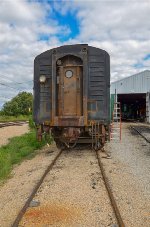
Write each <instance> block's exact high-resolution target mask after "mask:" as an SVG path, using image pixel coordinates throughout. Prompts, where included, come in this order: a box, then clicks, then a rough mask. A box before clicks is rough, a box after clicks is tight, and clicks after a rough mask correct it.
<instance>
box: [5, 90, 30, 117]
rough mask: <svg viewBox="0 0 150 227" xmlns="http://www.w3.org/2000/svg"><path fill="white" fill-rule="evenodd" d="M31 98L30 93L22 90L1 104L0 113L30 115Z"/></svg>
mask: <svg viewBox="0 0 150 227" xmlns="http://www.w3.org/2000/svg"><path fill="white" fill-rule="evenodd" d="M32 100H33V96H32V93H29V92H25V91H23V92H21V93H19V94H18V95H17V96H15V97H14V98H12V99H11V101H9V102H6V103H5V104H4V105H3V108H2V110H1V114H2V115H8V116H18V115H30V114H31V111H32Z"/></svg>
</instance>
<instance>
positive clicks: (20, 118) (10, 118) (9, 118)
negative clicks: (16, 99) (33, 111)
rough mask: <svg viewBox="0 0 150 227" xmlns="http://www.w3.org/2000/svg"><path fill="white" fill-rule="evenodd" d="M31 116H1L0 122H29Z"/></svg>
mask: <svg viewBox="0 0 150 227" xmlns="http://www.w3.org/2000/svg"><path fill="white" fill-rule="evenodd" d="M29 118H30V116H26V115H20V116H17V117H15V116H5V115H1V116H0V122H6V121H28V120H29Z"/></svg>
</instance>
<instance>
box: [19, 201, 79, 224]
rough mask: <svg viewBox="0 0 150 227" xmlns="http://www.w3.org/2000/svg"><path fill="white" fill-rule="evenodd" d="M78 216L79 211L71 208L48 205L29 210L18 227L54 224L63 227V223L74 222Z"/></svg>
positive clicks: (64, 205)
mask: <svg viewBox="0 0 150 227" xmlns="http://www.w3.org/2000/svg"><path fill="white" fill-rule="evenodd" d="M78 216H80V211H79V209H77V208H74V207H73V206H67V205H66V204H63V205H62V204H61V205H55V204H48V205H45V206H40V207H35V208H29V209H28V210H27V212H26V213H25V215H24V217H23V219H22V221H21V223H20V225H19V226H27V227H32V226H38V227H40V226H44V225H55V224H60V226H62V225H64V226H65V223H68V224H69V223H71V222H73V221H75V219H76V218H77V217H78Z"/></svg>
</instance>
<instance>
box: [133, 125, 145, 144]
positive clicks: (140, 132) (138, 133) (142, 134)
mask: <svg viewBox="0 0 150 227" xmlns="http://www.w3.org/2000/svg"><path fill="white" fill-rule="evenodd" d="M130 127H131V128H132V129H133V130H134V131H136V132H137V133H138V134H139V135H140V136H141V137H143V139H145V140H146V142H147V143H150V140H148V139H147V138H146V137H145V136H143V134H142V133H141V132H140V131H139V130H138V129H136V128H135V127H133V126H130Z"/></svg>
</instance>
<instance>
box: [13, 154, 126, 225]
mask: <svg viewBox="0 0 150 227" xmlns="http://www.w3.org/2000/svg"><path fill="white" fill-rule="evenodd" d="M62 152H63V150H60V151H59V153H58V154H57V155H56V156H55V157H54V159H53V161H52V162H51V163H50V165H49V166H48V167H47V169H46V170H45V172H44V174H43V175H42V177H41V178H40V180H39V181H38V183H37V184H36V186H35V187H34V188H33V190H32V192H31V194H30V196H29V197H28V199H27V201H26V202H25V204H24V206H23V207H22V209H21V210H20V212H19V213H18V215H17V217H16V219H15V221H14V223H13V224H12V227H18V226H19V223H20V222H21V220H22V218H23V216H24V214H25V213H26V211H27V209H28V208H29V206H30V203H31V201H32V200H33V198H34V197H35V195H36V193H37V192H38V189H39V188H40V186H41V185H42V183H43V181H44V179H45V177H46V176H47V175H48V173H49V172H50V171H51V170H52V168H53V166H54V165H55V164H56V162H57V160H58V159H59V158H60V156H61V154H62ZM68 155H69V154H68ZM95 155H96V159H97V161H98V165H99V168H100V172H101V175H102V179H103V182H104V185H105V188H106V191H107V193H108V196H109V200H110V202H111V206H112V210H113V211H114V214H115V217H116V220H117V223H118V226H119V227H124V226H125V225H124V222H123V220H122V217H121V214H120V211H119V209H118V206H117V203H116V200H115V198H114V196H113V193H112V190H111V187H110V185H109V181H108V178H107V176H106V174H105V170H104V167H103V164H102V161H101V157H100V154H99V152H98V151H96V153H95Z"/></svg>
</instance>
